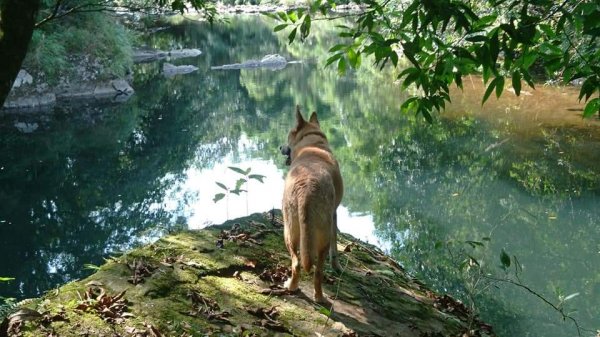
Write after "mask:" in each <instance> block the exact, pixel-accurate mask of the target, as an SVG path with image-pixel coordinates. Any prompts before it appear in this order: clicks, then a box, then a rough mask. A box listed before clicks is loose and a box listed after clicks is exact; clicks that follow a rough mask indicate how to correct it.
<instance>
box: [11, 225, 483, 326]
mask: <svg viewBox="0 0 600 337" xmlns="http://www.w3.org/2000/svg"><path fill="white" fill-rule="evenodd" d="M282 232H283V230H282V224H281V220H280V218H279V217H278V216H277V215H273V214H254V215H252V216H249V217H246V218H240V219H236V220H232V221H228V222H226V223H224V224H223V225H220V226H213V227H209V228H207V229H204V230H201V231H185V232H180V233H176V234H172V235H168V236H166V237H163V238H161V239H160V240H158V241H157V242H155V243H153V244H150V245H147V246H144V247H141V248H138V249H135V250H132V251H130V252H128V253H126V254H124V255H122V256H120V257H116V258H111V259H110V260H107V262H106V264H104V265H103V266H101V267H100V268H99V269H98V271H97V272H96V273H95V274H93V275H92V276H90V277H88V278H87V279H85V280H80V281H76V282H72V283H69V284H66V285H64V286H63V287H61V288H59V289H57V290H55V291H50V292H48V293H47V294H46V295H45V296H44V297H43V298H40V299H35V300H33V301H28V303H26V304H24V305H23V306H22V307H21V308H14V309H13V310H12V314H11V315H10V316H9V317H8V318H6V319H4V321H3V324H2V329H1V331H0V336H35V337H40V336H48V337H50V336H107V337H108V336H111V337H113V336H132V337H143V336H153V337H155V336H178V337H184V336H186V337H187V336H288V335H293V336H346V337H351V336H386V337H387V336H415V337H423V336H491V335H492V332H491V328H490V327H489V326H487V325H485V324H484V323H481V322H477V321H475V322H470V323H469V319H468V317H469V314H468V312H467V311H466V309H465V308H464V307H463V306H462V305H461V304H460V303H458V302H456V301H454V300H452V299H451V298H450V297H448V296H438V295H436V294H434V293H433V292H431V291H429V290H427V289H426V287H425V286H423V285H422V284H421V283H419V282H418V281H416V280H414V279H412V278H410V277H409V276H408V275H406V273H405V272H404V270H403V269H402V267H401V266H399V265H398V264H397V263H396V262H394V261H393V260H391V259H390V258H388V257H387V256H385V255H384V254H383V253H381V252H380V251H379V250H378V249H377V248H375V247H373V246H370V245H368V244H365V243H362V242H359V241H357V240H356V239H354V238H352V237H350V236H348V235H345V234H343V235H341V236H340V237H339V242H338V250H339V251H340V263H341V265H342V268H343V271H342V272H341V273H339V274H338V273H335V272H333V271H332V270H330V269H328V270H326V272H325V282H324V284H325V286H324V288H325V294H326V297H327V298H328V299H329V300H330V302H331V304H330V305H327V306H326V307H323V306H320V305H318V304H316V303H314V302H313V300H312V291H313V290H312V276H311V275H306V274H303V277H302V281H301V290H300V291H299V292H296V293H289V292H288V291H286V290H285V289H283V288H281V286H282V284H283V282H284V281H285V279H286V278H287V276H288V274H289V264H290V262H289V261H290V260H289V255H288V253H287V250H286V248H285V245H284V243H283V236H282Z"/></svg>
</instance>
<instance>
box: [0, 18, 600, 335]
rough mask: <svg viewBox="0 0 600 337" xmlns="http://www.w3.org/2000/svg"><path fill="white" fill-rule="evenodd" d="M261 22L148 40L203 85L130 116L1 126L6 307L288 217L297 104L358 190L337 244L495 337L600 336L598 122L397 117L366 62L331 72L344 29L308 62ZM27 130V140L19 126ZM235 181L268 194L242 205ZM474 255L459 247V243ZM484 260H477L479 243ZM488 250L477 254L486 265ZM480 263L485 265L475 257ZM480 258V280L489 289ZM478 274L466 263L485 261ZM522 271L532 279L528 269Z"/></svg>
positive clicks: (5, 119) (552, 101)
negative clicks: (177, 246) (265, 219)
mask: <svg viewBox="0 0 600 337" xmlns="http://www.w3.org/2000/svg"><path fill="white" fill-rule="evenodd" d="M272 27H273V25H272V24H271V23H270V22H268V21H265V20H263V19H262V18H259V17H236V18H231V20H230V22H229V23H228V24H222V23H219V24H215V25H214V26H212V27H210V26H208V25H206V24H203V23H197V22H193V21H188V20H186V21H182V22H180V23H176V24H174V25H173V26H170V27H169V28H168V29H164V30H160V31H159V32H157V33H155V34H153V35H151V36H148V37H147V43H148V46H150V47H153V48H157V49H171V48H199V49H201V50H202V51H203V54H202V55H200V56H199V57H197V58H192V59H182V60H176V61H172V62H173V63H175V64H177V65H184V64H191V65H194V66H197V67H198V68H199V70H198V71H197V72H194V73H191V74H186V75H179V76H175V77H169V78H166V77H164V76H163V75H162V74H161V69H162V64H161V63H155V64H143V65H138V66H136V67H135V69H134V75H135V76H134V78H135V79H134V81H133V83H132V84H133V87H134V88H135V90H136V94H135V95H134V96H133V97H132V98H131V99H130V100H129V101H128V102H126V103H124V104H121V105H116V106H110V105H95V106H79V107H75V108H58V109H55V111H53V112H51V113H46V114H27V115H3V116H2V117H1V118H2V119H1V123H0V256H2V259H0V277H2V276H3V277H14V278H15V280H14V281H11V282H9V283H0V296H3V297H16V298H25V297H31V296H36V295H39V294H41V293H42V292H44V291H46V290H48V289H52V288H53V287H56V286H57V285H60V284H61V283H64V282H67V281H69V280H72V279H76V278H81V277H85V276H86V275H88V274H90V273H92V271H91V270H90V269H86V267H85V266H86V264H92V265H94V264H95V265H97V264H101V263H102V261H103V258H106V257H108V256H110V255H112V254H117V253H118V252H119V251H121V250H124V249H127V248H129V247H131V246H133V245H136V244H140V243H143V242H147V241H149V240H152V239H153V238H156V237H157V236H159V235H161V234H162V233H165V232H166V231H169V230H171V229H174V228H193V229H194V228H202V227H204V226H206V225H207V224H210V223H220V222H222V221H224V220H226V219H227V218H234V217H237V216H241V215H245V214H247V213H248V212H249V213H252V212H262V211H266V210H269V209H271V208H273V207H276V208H278V207H279V205H280V199H281V194H282V182H283V176H284V174H285V166H284V160H283V158H282V157H281V156H280V155H279V153H278V150H277V148H278V146H279V145H281V144H282V143H283V142H285V139H286V134H287V131H288V130H289V128H290V127H291V126H292V125H293V118H292V116H293V114H292V112H293V109H294V106H295V105H296V104H300V105H301V106H302V107H304V109H305V111H306V112H307V111H308V110H316V111H317V112H318V113H319V116H320V119H321V125H322V127H323V129H324V130H325V132H326V133H327V135H328V137H329V140H330V143H331V144H332V147H333V148H334V151H335V153H336V155H337V157H338V158H339V161H340V163H341V167H342V170H343V176H344V179H345V185H346V195H345V196H344V200H343V207H342V209H341V211H340V213H341V214H340V215H341V216H340V218H341V219H340V227H341V229H342V231H344V232H349V233H352V234H354V235H355V236H356V237H358V238H361V239H364V240H368V241H369V242H372V243H375V244H378V245H380V246H381V247H382V248H383V249H384V250H386V251H388V252H389V253H390V254H392V255H393V256H394V257H395V258H396V259H397V260H398V261H400V262H401V263H402V264H404V265H405V267H406V268H407V270H410V271H411V272H412V273H414V274H415V275H416V276H417V277H419V278H421V279H423V280H425V282H426V283H427V284H430V285H431V286H432V287H434V288H435V289H437V290H440V291H446V292H450V293H452V294H453V295H454V296H456V297H459V298H461V299H462V300H463V301H465V302H466V303H471V301H473V303H475V304H476V307H477V308H478V310H479V311H480V313H481V316H482V318H483V319H484V320H485V321H487V322H490V323H491V324H492V325H493V326H494V329H495V331H496V332H497V333H498V334H499V335H500V336H557V337H558V336H561V337H562V336H577V329H576V328H575V325H574V324H573V323H572V322H571V321H569V320H567V321H563V320H562V318H561V316H560V314H559V313H558V312H556V311H554V310H552V309H551V308H550V307H549V306H548V305H546V304H545V303H543V302H542V301H541V300H540V299H539V298H537V297H535V296H534V295H532V294H531V293H528V292H527V291H525V290H524V289H523V288H520V287H517V286H514V285H510V284H507V283H497V284H491V283H490V281H489V279H486V278H482V277H481V275H488V274H489V275H492V276H493V277H497V278H502V277H504V276H505V272H504V271H503V270H502V269H501V268H500V265H501V263H500V259H499V256H500V254H501V252H502V251H505V252H506V253H507V254H508V255H509V256H510V257H514V258H513V263H512V264H511V266H510V268H508V276H509V277H511V279H512V280H517V279H516V277H515V273H517V276H518V280H520V282H522V284H525V285H527V286H528V287H529V288H531V289H532V290H534V291H535V292H537V293H538V294H540V295H541V296H543V297H544V298H545V299H547V300H549V301H550V302H552V303H554V304H555V305H559V298H561V296H562V298H563V299H564V298H569V299H568V300H567V301H565V302H564V303H563V304H562V305H561V307H562V308H564V310H565V313H571V311H572V310H576V311H575V312H573V313H571V315H572V316H573V317H574V318H575V319H576V320H577V322H578V323H579V325H580V326H581V327H582V328H584V329H587V330H582V331H581V334H582V335H584V336H593V335H595V333H594V332H592V330H596V329H600V318H599V317H600V315H598V313H599V312H600V272H599V271H600V226H598V223H599V222H600V208H599V207H598V202H599V195H600V167H599V166H598V165H597V163H598V159H599V158H600V122H599V121H598V120H582V119H581V109H582V105H580V104H579V103H578V102H577V99H576V98H577V96H576V92H577V91H576V90H575V89H559V88H551V87H543V86H540V87H539V88H538V89H537V90H536V91H533V90H531V91H530V92H528V93H525V94H523V95H522V96H521V97H515V96H514V95H512V94H510V93H509V92H507V93H506V94H505V97H503V98H502V99H500V100H495V99H491V100H490V101H489V102H488V103H486V105H485V106H483V107H482V106H481V104H480V97H482V91H483V87H482V85H481V80H480V79H478V78H476V77H472V78H469V79H467V80H464V83H465V92H464V93H461V92H456V93H454V95H453V104H452V105H451V106H450V107H449V108H448V110H447V111H445V112H444V113H443V114H441V115H440V116H439V118H438V119H437V121H436V122H435V123H434V124H433V125H429V124H427V123H426V122H424V121H423V120H422V118H419V117H418V116H417V117H415V116H412V115H403V114H401V113H399V112H398V107H399V106H400V105H401V104H402V102H403V101H404V100H405V99H406V97H407V93H406V92H404V91H403V90H401V88H400V87H399V86H397V85H395V84H394V83H393V75H392V74H391V72H385V73H382V72H380V71H378V70H376V69H374V68H372V67H370V66H369V64H368V62H367V61H365V62H363V67H362V69H360V70H359V71H357V72H352V73H350V74H347V75H345V76H342V77H341V76H339V75H338V74H337V72H336V71H335V70H333V69H329V68H327V69H325V68H323V64H324V61H325V60H326V58H327V53H326V52H327V50H328V49H329V48H330V47H331V46H332V45H334V44H335V43H336V40H337V38H336V34H335V33H336V28H335V25H334V24H328V23H323V22H320V23H315V25H314V28H313V33H312V34H311V37H310V38H309V39H308V40H307V41H306V42H305V43H304V44H293V45H291V46H290V45H288V44H287V37H286V35H285V34H281V35H279V34H275V33H273V32H272ZM274 53H278V54H281V55H283V56H284V57H286V59H288V60H297V61H301V62H299V63H297V64H290V65H288V66H287V67H286V68H284V69H281V70H277V71H271V70H266V69H251V70H229V71H223V70H210V67H211V66H217V65H223V64H230V63H238V62H241V61H245V60H249V59H260V58H262V57H263V56H264V55H266V54H274ZM23 126H26V127H23ZM230 166H236V167H239V168H242V169H246V168H251V173H252V174H261V175H264V176H266V178H265V180H264V182H263V183H260V182H258V181H254V180H252V181H251V182H250V183H249V184H248V185H247V186H245V187H246V189H247V190H248V193H243V194H242V195H240V196H237V195H230V196H229V197H228V198H225V199H223V200H220V201H218V202H216V203H215V202H214V201H213V198H214V196H215V194H217V193H220V192H222V190H221V188H220V187H219V186H218V185H217V184H216V183H217V182H219V183H222V184H224V185H226V186H230V187H232V186H234V185H235V182H236V180H237V179H238V178H240V177H241V176H240V175H239V174H238V173H236V172H234V171H233V170H231V169H230V168H229V167H230ZM467 241H469V242H471V243H465V242H467ZM473 242H476V243H473ZM480 243H481V244H482V245H483V247H481V246H480ZM472 246H473V247H474V248H473V247H472ZM468 257H471V258H473V260H476V261H477V262H478V263H479V264H480V265H481V266H482V268H483V271H484V272H483V273H482V274H478V273H477V272H476V270H477V268H475V265H474V264H473V263H471V268H470V269H468V270H467V267H466V266H467V265H465V264H463V261H464V260H465V258H468ZM473 260H472V261H473ZM515 261H518V263H515Z"/></svg>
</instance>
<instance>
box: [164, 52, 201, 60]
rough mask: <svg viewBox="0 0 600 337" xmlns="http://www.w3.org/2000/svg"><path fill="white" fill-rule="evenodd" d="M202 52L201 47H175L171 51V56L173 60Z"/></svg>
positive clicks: (194, 55)
mask: <svg viewBox="0 0 600 337" xmlns="http://www.w3.org/2000/svg"><path fill="white" fill-rule="evenodd" d="M201 54H202V52H201V51H200V50H199V49H175V50H171V51H170V52H169V57H170V58H171V59H172V60H176V59H181V58H186V57H196V56H199V55H201Z"/></svg>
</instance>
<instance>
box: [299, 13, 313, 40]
mask: <svg viewBox="0 0 600 337" xmlns="http://www.w3.org/2000/svg"><path fill="white" fill-rule="evenodd" d="M310 26H311V19H310V15H306V16H305V17H304V21H302V24H301V25H300V33H301V35H300V37H301V38H302V40H304V39H306V37H308V34H310Z"/></svg>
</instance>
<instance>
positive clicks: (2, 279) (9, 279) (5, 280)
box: [0, 277, 15, 282]
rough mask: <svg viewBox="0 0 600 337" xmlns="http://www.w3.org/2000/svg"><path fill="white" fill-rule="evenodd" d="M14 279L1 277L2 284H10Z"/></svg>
mask: <svg viewBox="0 0 600 337" xmlns="http://www.w3.org/2000/svg"><path fill="white" fill-rule="evenodd" d="M14 279H15V278H14V277H0V282H8V281H12V280H14Z"/></svg>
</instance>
